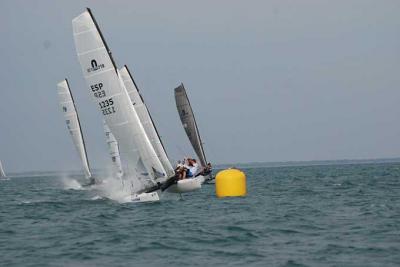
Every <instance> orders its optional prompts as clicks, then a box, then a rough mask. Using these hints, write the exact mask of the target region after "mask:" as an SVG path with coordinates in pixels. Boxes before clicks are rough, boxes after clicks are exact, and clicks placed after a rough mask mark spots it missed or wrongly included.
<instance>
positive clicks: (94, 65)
mask: <svg viewBox="0 0 400 267" xmlns="http://www.w3.org/2000/svg"><path fill="white" fill-rule="evenodd" d="M90 66H91V67H90V68H87V72H89V73H90V72H92V71H97V70H100V69H103V68H104V64H97V61H96V60H94V59H92V61H90Z"/></svg>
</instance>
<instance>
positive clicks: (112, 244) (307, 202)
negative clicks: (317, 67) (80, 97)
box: [0, 163, 400, 266]
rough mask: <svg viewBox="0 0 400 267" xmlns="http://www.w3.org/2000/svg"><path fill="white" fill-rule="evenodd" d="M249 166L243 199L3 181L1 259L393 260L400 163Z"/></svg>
mask: <svg viewBox="0 0 400 267" xmlns="http://www.w3.org/2000/svg"><path fill="white" fill-rule="evenodd" d="M244 171H245V172H246V174H247V186H248V195H247V196H246V197H241V198H225V199H218V198H216V197H215V193H214V186H213V185H207V186H203V188H202V189H201V191H197V192H193V193H188V194H185V195H184V196H183V199H182V200H180V199H179V198H178V197H177V196H175V195H163V199H162V201H161V202H159V203H139V204H133V203H121V202H118V201H117V200H115V199H112V197H111V199H110V198H109V197H110V196H109V197H105V194H104V192H103V191H100V190H98V189H96V188H92V189H88V190H85V189H83V188H81V187H80V186H79V183H78V182H77V181H76V180H79V179H80V177H79V176H75V177H66V176H65V175H50V176H45V175H36V176H29V175H26V177H18V178H12V179H10V180H8V181H0V266H400V164H396V163H389V164H365V165H335V166H309V167H307V166H306V167H299V166H296V167H274V168H262V167H259V168H247V169H244Z"/></svg>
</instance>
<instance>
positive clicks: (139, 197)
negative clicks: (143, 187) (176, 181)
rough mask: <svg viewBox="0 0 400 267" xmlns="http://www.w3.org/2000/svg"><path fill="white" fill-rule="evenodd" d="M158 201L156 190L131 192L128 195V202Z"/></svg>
mask: <svg viewBox="0 0 400 267" xmlns="http://www.w3.org/2000/svg"><path fill="white" fill-rule="evenodd" d="M155 201H160V197H159V196H158V193H157V192H151V193H141V194H133V195H132V196H130V202H135V203H138V202H155Z"/></svg>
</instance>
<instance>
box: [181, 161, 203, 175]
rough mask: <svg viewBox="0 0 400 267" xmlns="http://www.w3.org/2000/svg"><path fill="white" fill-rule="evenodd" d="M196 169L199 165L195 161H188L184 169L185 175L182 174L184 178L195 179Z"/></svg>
mask: <svg viewBox="0 0 400 267" xmlns="http://www.w3.org/2000/svg"><path fill="white" fill-rule="evenodd" d="M198 169H199V164H198V163H197V162H196V160H195V159H188V166H187V167H186V173H185V174H184V178H193V177H195V175H196V173H197V170H198Z"/></svg>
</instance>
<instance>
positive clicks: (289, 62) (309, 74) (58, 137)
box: [0, 0, 400, 172]
mask: <svg viewBox="0 0 400 267" xmlns="http://www.w3.org/2000/svg"><path fill="white" fill-rule="evenodd" d="M86 7H90V8H91V9H92V12H93V14H94V16H95V18H96V20H97V22H98V23H99V26H100V28H101V30H102V32H103V34H104V37H105V39H106V41H107V43H108V45H109V47H110V49H111V51H112V53H113V56H114V58H115V60H116V63H117V65H118V67H122V66H123V65H124V64H126V65H128V67H129V68H130V70H131V71H132V73H133V75H134V78H135V81H136V83H137V84H138V86H139V89H140V91H141V93H142V94H143V97H144V100H145V101H146V104H147V105H148V107H149V109H150V112H151V114H152V117H153V119H154V120H155V123H156V126H157V128H158V130H159V132H160V134H161V136H162V141H163V143H164V145H165V147H166V149H167V152H168V155H169V156H170V158H171V160H172V161H174V160H176V159H179V158H182V157H183V156H187V155H189V156H190V155H194V152H193V150H192V149H191V147H190V144H189V141H188V139H187V137H186V135H185V133H184V130H183V128H182V126H181V124H180V120H179V117H178V114H177V111H176V107H175V101H174V96H173V89H174V88H175V87H176V86H178V85H179V84H180V83H181V82H183V83H184V84H185V87H186V89H187V91H188V95H189V98H190V100H191V104H192V107H193V109H194V112H195V115H196V119H197V122H198V126H199V129H200V134H201V136H202V138H203V141H204V143H205V144H204V146H205V151H206V154H207V157H208V159H209V160H210V161H211V162H213V163H214V164H224V163H225V164H226V163H227V164H229V163H235V162H243V163H246V162H256V161H259V162H284V161H320V160H342V159H361V160H364V159H379V158H384V159H387V158H398V157H400V124H399V123H398V117H399V116H398V115H399V114H400V107H399V105H398V102H399V100H400V91H399V89H398V87H399V86H398V85H399V83H400V76H399V75H398V70H399V69H400V53H399V49H398V48H399V47H400V38H399V36H400V35H399V33H400V27H399V25H400V17H399V16H398V14H399V11H400V2H399V1H379V2H378V1H361V0H359V1H343V2H331V1H302V2H295V1H289V0H284V1H279V0H274V1H251V2H241V1H219V2H214V1H202V2H187V1H168V2H163V1H157V2H151V3H148V2H140V3H135V2H132V1H118V2H114V1H80V2H72V1H62V2H61V1H20V0H17V1H10V0H8V1H7V0H6V1H1V2H0V22H1V26H0V34H1V37H2V38H1V40H2V42H0V51H1V52H0V53H1V58H2V59H3V62H4V63H3V64H1V66H0V81H1V83H2V88H1V90H0V97H1V99H2V103H1V105H0V114H1V116H0V124H1V130H0V147H1V150H0V151H1V153H0V160H1V161H2V162H3V166H4V169H5V171H6V172H7V171H9V172H24V171H39V170H41V171H44V170H54V171H56V170H57V171H65V170H79V168H80V163H79V159H78V156H77V153H76V151H75V148H74V146H73V144H72V140H71V138H70V136H69V134H68V132H67V129H66V126H65V123H64V119H63V116H62V112H61V111H60V108H59V105H58V98H57V92H56V84H57V83H58V82H59V81H61V80H62V79H64V78H65V77H67V78H68V80H69V82H70V86H71V90H72V93H73V95H74V99H75V102H76V105H77V109H78V112H79V116H80V120H81V123H82V128H83V134H84V136H85V141H86V144H87V150H88V156H89V160H90V163H91V165H92V166H93V167H94V168H101V167H103V166H105V165H109V164H110V159H109V157H108V153H107V148H106V144H105V139H104V133H103V128H102V118H101V116H100V114H99V113H98V111H97V109H96V107H95V105H94V104H93V102H92V101H91V100H90V97H89V93H88V89H87V85H86V83H85V81H84V78H83V75H82V72H81V69H80V65H79V63H78V60H77V56H76V52H75V47H74V42H73V37H72V26H71V20H72V19H73V18H74V17H76V16H77V15H79V14H80V13H82V12H83V11H84V9H85V8H86Z"/></svg>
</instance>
